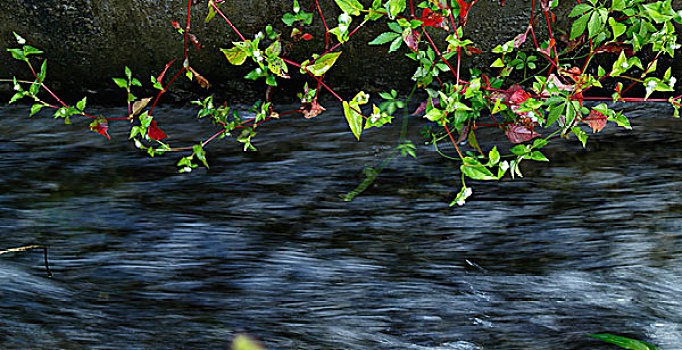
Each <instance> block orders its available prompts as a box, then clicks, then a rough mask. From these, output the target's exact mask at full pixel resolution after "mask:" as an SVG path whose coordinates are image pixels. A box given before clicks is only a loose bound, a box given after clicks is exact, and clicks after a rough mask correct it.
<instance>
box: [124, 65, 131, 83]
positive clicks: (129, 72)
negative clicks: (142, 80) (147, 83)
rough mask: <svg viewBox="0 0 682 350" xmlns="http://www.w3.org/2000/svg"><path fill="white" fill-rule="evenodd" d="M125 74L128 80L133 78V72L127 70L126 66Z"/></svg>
mask: <svg viewBox="0 0 682 350" xmlns="http://www.w3.org/2000/svg"><path fill="white" fill-rule="evenodd" d="M125 73H126V78H128V80H130V78H131V77H132V76H133V72H132V71H131V70H130V68H128V66H125Z"/></svg>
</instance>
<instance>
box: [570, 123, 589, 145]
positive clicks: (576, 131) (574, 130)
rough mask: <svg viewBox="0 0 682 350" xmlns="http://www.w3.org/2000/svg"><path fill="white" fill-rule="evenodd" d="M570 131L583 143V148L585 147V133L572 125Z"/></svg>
mask: <svg viewBox="0 0 682 350" xmlns="http://www.w3.org/2000/svg"><path fill="white" fill-rule="evenodd" d="M571 132H572V133H573V134H574V135H575V136H577V137H578V140H580V142H582V144H583V148H585V145H586V144H587V133H585V132H584V131H583V130H582V129H581V128H580V127H578V126H574V127H572V128H571Z"/></svg>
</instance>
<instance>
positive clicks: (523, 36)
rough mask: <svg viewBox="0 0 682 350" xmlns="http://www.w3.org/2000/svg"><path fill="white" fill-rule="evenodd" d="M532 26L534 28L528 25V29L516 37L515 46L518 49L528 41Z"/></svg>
mask: <svg viewBox="0 0 682 350" xmlns="http://www.w3.org/2000/svg"><path fill="white" fill-rule="evenodd" d="M531 28H532V27H531V26H528V29H526V32H525V33H522V34H519V35H517V36H516V38H514V48H515V49H518V48H519V47H520V46H521V45H523V43H525V42H526V38H527V37H528V32H530V29H531Z"/></svg>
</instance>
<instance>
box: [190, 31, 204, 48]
mask: <svg viewBox="0 0 682 350" xmlns="http://www.w3.org/2000/svg"><path fill="white" fill-rule="evenodd" d="M188 37H189V41H191V42H192V45H194V49H196V50H197V51H199V50H201V48H203V47H204V45H201V43H200V42H199V39H197V36H196V35H194V34H190V35H188Z"/></svg>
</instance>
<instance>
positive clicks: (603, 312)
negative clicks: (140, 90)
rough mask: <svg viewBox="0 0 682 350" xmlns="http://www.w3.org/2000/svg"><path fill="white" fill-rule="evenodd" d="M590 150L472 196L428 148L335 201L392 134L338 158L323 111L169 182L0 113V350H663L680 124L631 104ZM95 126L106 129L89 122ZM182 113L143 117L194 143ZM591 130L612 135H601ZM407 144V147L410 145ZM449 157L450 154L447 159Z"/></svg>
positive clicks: (564, 152) (562, 153)
mask: <svg viewBox="0 0 682 350" xmlns="http://www.w3.org/2000/svg"><path fill="white" fill-rule="evenodd" d="M630 109H631V110H630V111H629V113H628V116H629V117H630V118H631V121H632V122H633V125H634V126H635V129H634V131H632V132H627V131H622V130H616V129H615V127H614V126H613V125H609V127H608V128H607V129H606V130H605V131H604V133H603V134H602V135H599V136H597V137H592V138H591V139H590V141H589V143H588V150H587V151H585V150H583V149H582V148H581V147H580V146H579V144H578V143H577V141H573V142H566V141H560V142H557V143H555V144H554V145H552V146H550V147H549V148H548V149H547V150H546V152H545V153H546V154H547V155H548V156H549V158H550V159H551V160H552V164H551V166H548V165H545V164H538V163H535V164H530V163H529V164H527V166H526V167H525V168H524V170H525V175H526V177H525V178H523V179H517V180H515V181H511V180H505V181H503V182H501V183H473V182H472V183H471V185H473V187H474V196H473V197H472V198H471V200H470V202H469V203H468V204H467V205H466V206H465V207H462V208H457V209H451V208H448V203H449V202H450V201H451V200H452V197H453V195H454V193H455V192H456V191H457V190H458V187H457V186H458V173H457V170H456V169H457V166H456V165H455V164H452V163H448V162H445V161H444V160H443V159H442V158H440V157H439V156H438V155H437V154H435V152H433V151H432V150H431V149H429V148H428V147H426V146H422V147H420V149H419V159H418V160H409V159H400V160H397V161H394V162H392V163H391V164H390V166H389V167H388V169H387V170H386V171H385V173H384V174H383V175H382V176H381V178H380V179H379V182H378V183H377V185H376V186H372V187H370V189H368V190H367V191H366V192H365V193H364V194H363V195H361V196H359V197H358V198H357V199H356V200H355V201H354V202H350V203H346V202H343V201H341V200H339V197H338V196H339V194H343V193H345V192H346V191H349V190H351V189H353V188H354V187H355V186H356V185H357V184H358V183H359V182H360V181H361V179H362V168H363V167H364V166H368V165H373V164H376V162H378V161H380V160H382V159H383V157H384V156H385V155H386V153H387V151H388V150H389V149H390V147H391V146H392V145H393V140H394V139H395V137H396V134H397V133H398V127H393V128H391V129H386V130H384V131H378V132H372V133H367V135H363V141H362V142H360V143H358V142H356V141H354V138H353V136H352V135H351V134H350V132H349V131H348V130H347V126H346V125H345V122H344V120H343V117H342V115H341V114H339V111H336V112H331V113H327V114H325V115H324V116H322V117H320V118H317V119H313V120H304V119H303V118H298V117H295V118H294V117H292V118H284V119H282V120H279V121H274V122H272V123H270V124H269V125H267V126H266V127H264V128H262V131H261V134H260V135H259V136H258V137H257V138H256V146H257V147H259V149H260V152H258V153H244V152H241V147H240V145H238V144H237V143H236V142H234V141H232V140H230V141H223V142H218V143H215V144H212V145H211V146H210V147H209V149H208V151H209V162H210V164H211V169H210V170H209V171H206V170H197V171H195V172H193V173H192V174H189V175H181V174H177V173H176V167H175V166H174V164H175V162H177V159H178V157H179V156H178V155H176V154H171V155H166V156H162V157H160V158H154V159H150V158H148V157H146V156H145V155H144V154H142V153H140V152H138V151H136V150H135V149H134V148H133V147H132V145H131V144H130V143H129V142H126V141H125V140H126V138H127V135H126V133H127V130H126V126H125V125H124V124H123V123H119V124H112V136H113V137H114V139H115V141H107V140H106V139H105V138H103V137H101V136H98V135H95V134H93V133H91V132H87V131H86V127H84V126H82V125H80V126H65V125H62V124H61V123H60V122H59V121H54V120H52V119H51V118H34V119H28V118H27V117H26V115H27V112H26V110H27V109H26V108H15V107H13V108H2V109H0V116H1V118H2V119H1V120H2V123H0V171H1V172H2V175H0V230H1V231H0V232H2V233H1V234H0V249H5V248H10V247H17V246H21V245H24V244H31V243H39V244H48V245H49V246H50V249H51V250H50V258H51V264H52V268H53V272H54V278H52V279H48V278H47V277H46V276H45V271H44V269H43V268H42V259H41V258H42V255H41V254H40V253H38V252H34V253H21V254H6V255H2V256H0V349H226V348H227V347H228V344H229V341H230V340H231V338H232V337H233V336H234V334H236V333H237V332H247V333H250V334H252V335H254V336H256V337H258V338H260V339H262V340H263V341H264V343H265V344H266V345H267V347H268V348H269V349H434V350H435V349H438V350H446V349H447V350H471V349H491V350H494V349H556V350H563V349H615V347H613V346H610V345H606V344H601V343H599V342H597V341H593V340H591V339H589V338H587V337H586V336H585V335H586V334H589V333H599V332H612V333H614V332H615V333H619V334H623V335H630V336H633V337H637V338H640V339H645V340H649V341H652V342H654V343H656V344H658V345H660V346H661V347H662V348H663V349H668V350H670V349H682V202H681V199H682V197H681V195H682V172H681V170H682V157H681V155H682V142H681V141H682V125H681V124H680V123H682V122H681V121H680V120H675V119H673V118H672V117H671V112H670V111H669V110H667V109H666V108H665V107H662V106H659V105H653V106H649V107H630ZM102 112H103V113H105V114H108V115H110V114H111V113H114V114H115V113H121V111H120V110H103V111H102ZM193 113H194V111H193V110H192V111H191V110H184V109H165V110H164V109H160V110H158V112H157V113H156V114H157V118H159V123H160V125H164V128H165V130H166V131H167V132H168V133H169V135H172V136H177V138H182V139H185V140H190V141H191V140H199V139H200V138H202V137H205V136H207V135H210V134H211V130H212V129H211V127H210V126H208V125H204V131H203V133H201V134H199V133H196V130H195V126H196V125H197V123H196V121H193V120H192V118H193ZM609 129H610V131H609ZM417 132H418V131H415V133H414V135H413V137H412V139H413V140H415V141H417V140H418V137H417ZM445 151H446V152H451V151H452V150H449V149H447V148H446V150H445Z"/></svg>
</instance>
